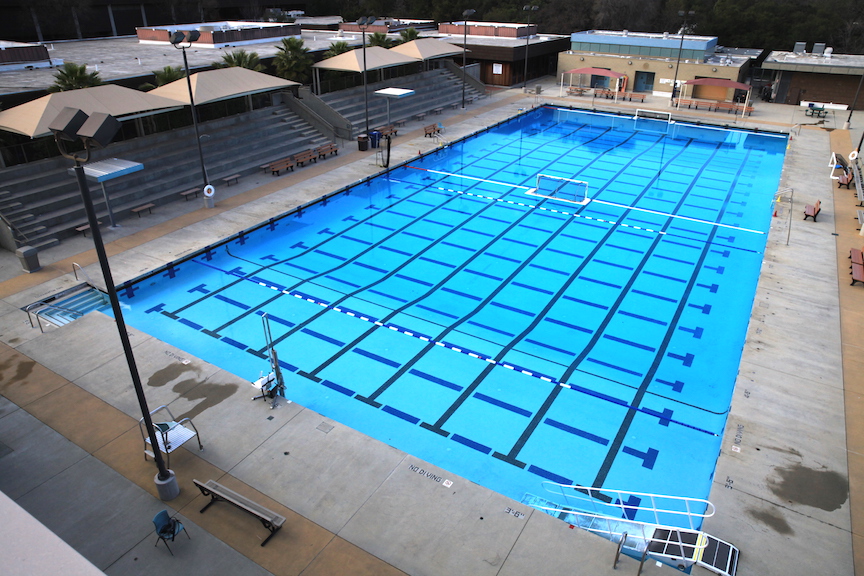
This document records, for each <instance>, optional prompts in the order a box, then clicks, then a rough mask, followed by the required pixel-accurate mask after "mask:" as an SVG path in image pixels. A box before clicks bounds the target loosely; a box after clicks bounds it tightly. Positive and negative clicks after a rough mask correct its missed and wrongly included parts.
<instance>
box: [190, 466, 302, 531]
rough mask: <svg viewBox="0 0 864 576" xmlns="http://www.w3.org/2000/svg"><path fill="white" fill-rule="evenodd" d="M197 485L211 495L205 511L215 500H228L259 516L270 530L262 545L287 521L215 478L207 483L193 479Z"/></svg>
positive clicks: (206, 494) (203, 491)
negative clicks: (226, 486) (216, 480)
mask: <svg viewBox="0 0 864 576" xmlns="http://www.w3.org/2000/svg"><path fill="white" fill-rule="evenodd" d="M192 482H194V483H195V485H196V486H197V487H198V489H199V490H201V494H203V495H204V496H210V502H208V503H207V505H206V506H204V508H202V509H201V512H202V513H203V512H204V511H205V510H207V508H209V507H210V505H211V504H213V503H214V502H218V501H222V502H228V503H229V504H233V505H234V506H236V507H237V508H240V509H241V510H243V511H244V512H248V513H249V514H251V515H253V516H255V517H256V518H258V520H260V521H261V523H262V524H263V525H264V527H265V528H267V529H268V530H269V531H270V535H269V536H268V537H267V538H265V539H264V541H263V542H262V543H261V546H264V545H265V544H267V541H268V540H270V538H272V537H273V535H274V534H276V532H278V531H279V529H280V528H282V525H283V524H284V523H285V517H284V516H280V515H279V514H277V513H275V512H273V511H272V510H268V509H267V508H265V507H264V506H261V505H260V504H257V503H255V502H253V501H251V500H249V499H248V498H246V497H244V496H241V495H240V494H238V493H236V492H234V491H233V490H229V489H228V488H225V487H224V486H222V485H221V484H219V483H217V482H215V481H214V480H208V481H207V483H206V484H203V483H201V482H199V481H198V480H194V479H193V480H192Z"/></svg>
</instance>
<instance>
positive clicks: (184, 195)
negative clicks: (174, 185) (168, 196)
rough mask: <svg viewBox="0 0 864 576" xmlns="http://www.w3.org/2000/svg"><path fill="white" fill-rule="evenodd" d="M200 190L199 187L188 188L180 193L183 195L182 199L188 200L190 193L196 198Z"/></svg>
mask: <svg viewBox="0 0 864 576" xmlns="http://www.w3.org/2000/svg"><path fill="white" fill-rule="evenodd" d="M200 191H201V189H200V188H190V189H189V190H186V191H185V192H180V195H181V196H183V200H189V196H190V195H194V196H195V198H197V197H198V192H200Z"/></svg>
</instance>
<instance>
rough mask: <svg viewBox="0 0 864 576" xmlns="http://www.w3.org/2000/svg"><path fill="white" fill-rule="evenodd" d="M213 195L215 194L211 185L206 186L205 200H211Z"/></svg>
mask: <svg viewBox="0 0 864 576" xmlns="http://www.w3.org/2000/svg"><path fill="white" fill-rule="evenodd" d="M214 194H216V188H214V187H213V186H212V185H211V184H208V185H207V186H205V187H204V197H205V198H212V197H213V195H214Z"/></svg>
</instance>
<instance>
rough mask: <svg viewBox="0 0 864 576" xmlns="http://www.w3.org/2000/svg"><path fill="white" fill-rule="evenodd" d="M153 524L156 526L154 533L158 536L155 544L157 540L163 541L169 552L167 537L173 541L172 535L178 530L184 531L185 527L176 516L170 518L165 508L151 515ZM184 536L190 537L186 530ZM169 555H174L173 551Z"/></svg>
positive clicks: (178, 531)
mask: <svg viewBox="0 0 864 576" xmlns="http://www.w3.org/2000/svg"><path fill="white" fill-rule="evenodd" d="M153 525H154V526H156V535H157V536H158V537H159V539H158V540H156V544H155V546H159V540H161V541H163V542H165V547H166V548H168V552H171V547H170V546H168V539H169V538H170V539H171V541H172V542H173V541H174V537H175V536H177V534H179V533H180V532H183V531H186V528H185V527H184V526H183V524H181V523H180V521H179V520H177V519H176V518H172V517H171V516H169V515H168V511H167V510H162V511H161V512H159V513H158V514H156V516H154V517H153ZM186 538H189V539H190V540H191V539H192V538H191V537H190V536H189V532H188V531H187V532H186ZM171 555H172V556H173V555H174V552H171Z"/></svg>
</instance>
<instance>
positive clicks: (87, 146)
mask: <svg viewBox="0 0 864 576" xmlns="http://www.w3.org/2000/svg"><path fill="white" fill-rule="evenodd" d="M48 129H49V130H51V132H52V133H53V134H54V141H55V142H56V143H57V148H59V150H60V153H61V154H62V155H63V157H64V158H68V159H69V160H73V161H74V162H75V168H74V171H75V178H76V179H77V180H78V189H79V191H80V192H81V199H82V200H83V201H84V211H85V212H86V213H87V222H88V223H89V224H90V233H91V234H92V236H93V246H94V248H95V249H96V256H97V257H98V258H99V266H101V268H102V277H103V278H104V279H105V289H106V290H107V291H108V299H109V301H110V302H111V309H112V310H113V311H114V321H115V323H116V324H117V331H118V332H119V334H120V343H121V344H122V345H123V354H124V355H125V356H126V364H127V365H128V367H129V375H130V376H131V377H132V386H133V387H134V388H135V394H136V395H137V396H138V405H139V406H140V408H141V415H142V416H143V418H144V424H145V425H146V426H147V431H148V432H149V434H150V445H151V446H153V459H154V460H155V461H156V467H157V468H158V469H159V472H158V474H156V478H155V481H156V489H157V490H158V492H159V498H161V499H162V500H173V499H174V498H176V497H177V495H178V494H180V488H179V486H178V485H177V478H176V477H175V476H174V472H172V471H171V470H169V469H168V468H167V467H166V466H165V461H164V460H163V459H162V452H161V451H160V450H159V443H158V440H157V439H156V432H155V431H154V429H153V421H152V420H151V419H150V410H149V408H148V407H147V399H146V398H145V397H144V388H143V387H142V386H141V377H140V376H139V375H138V368H137V366H136V365H135V356H133V354H132V345H131V344H130V342H129V334H128V333H127V331H126V322H125V321H124V320H123V311H122V310H121V308H120V301H119V300H118V298H117V290H116V289H115V288H114V279H113V277H112V276H111V268H110V267H109V265H108V256H107V254H106V253H105V245H104V244H103V243H102V233H101V231H100V230H99V222H97V220H96V211H95V210H94V209H93V200H92V199H91V198H90V190H89V188H88V186H87V179H86V178H85V176H84V166H82V163H84V162H87V161H88V160H90V150H91V149H92V148H94V147H98V148H104V147H105V146H107V145H108V144H110V143H111V141H112V140H113V139H114V136H115V135H116V134H117V131H118V130H119V129H120V122H119V121H118V120H117V119H116V118H114V117H113V116H110V115H108V114H103V113H101V112H95V113H93V114H91V115H90V116H89V117H88V116H87V114H85V113H84V112H82V111H81V110H78V109H76V108H68V107H67V108H63V110H61V111H60V113H59V114H58V115H57V117H56V118H55V119H54V120H53V121H52V122H51V123H50V124H49V125H48ZM79 140H80V141H81V142H82V143H83V144H84V151H83V152H78V153H75V152H67V151H66V145H65V142H75V141H79Z"/></svg>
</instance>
